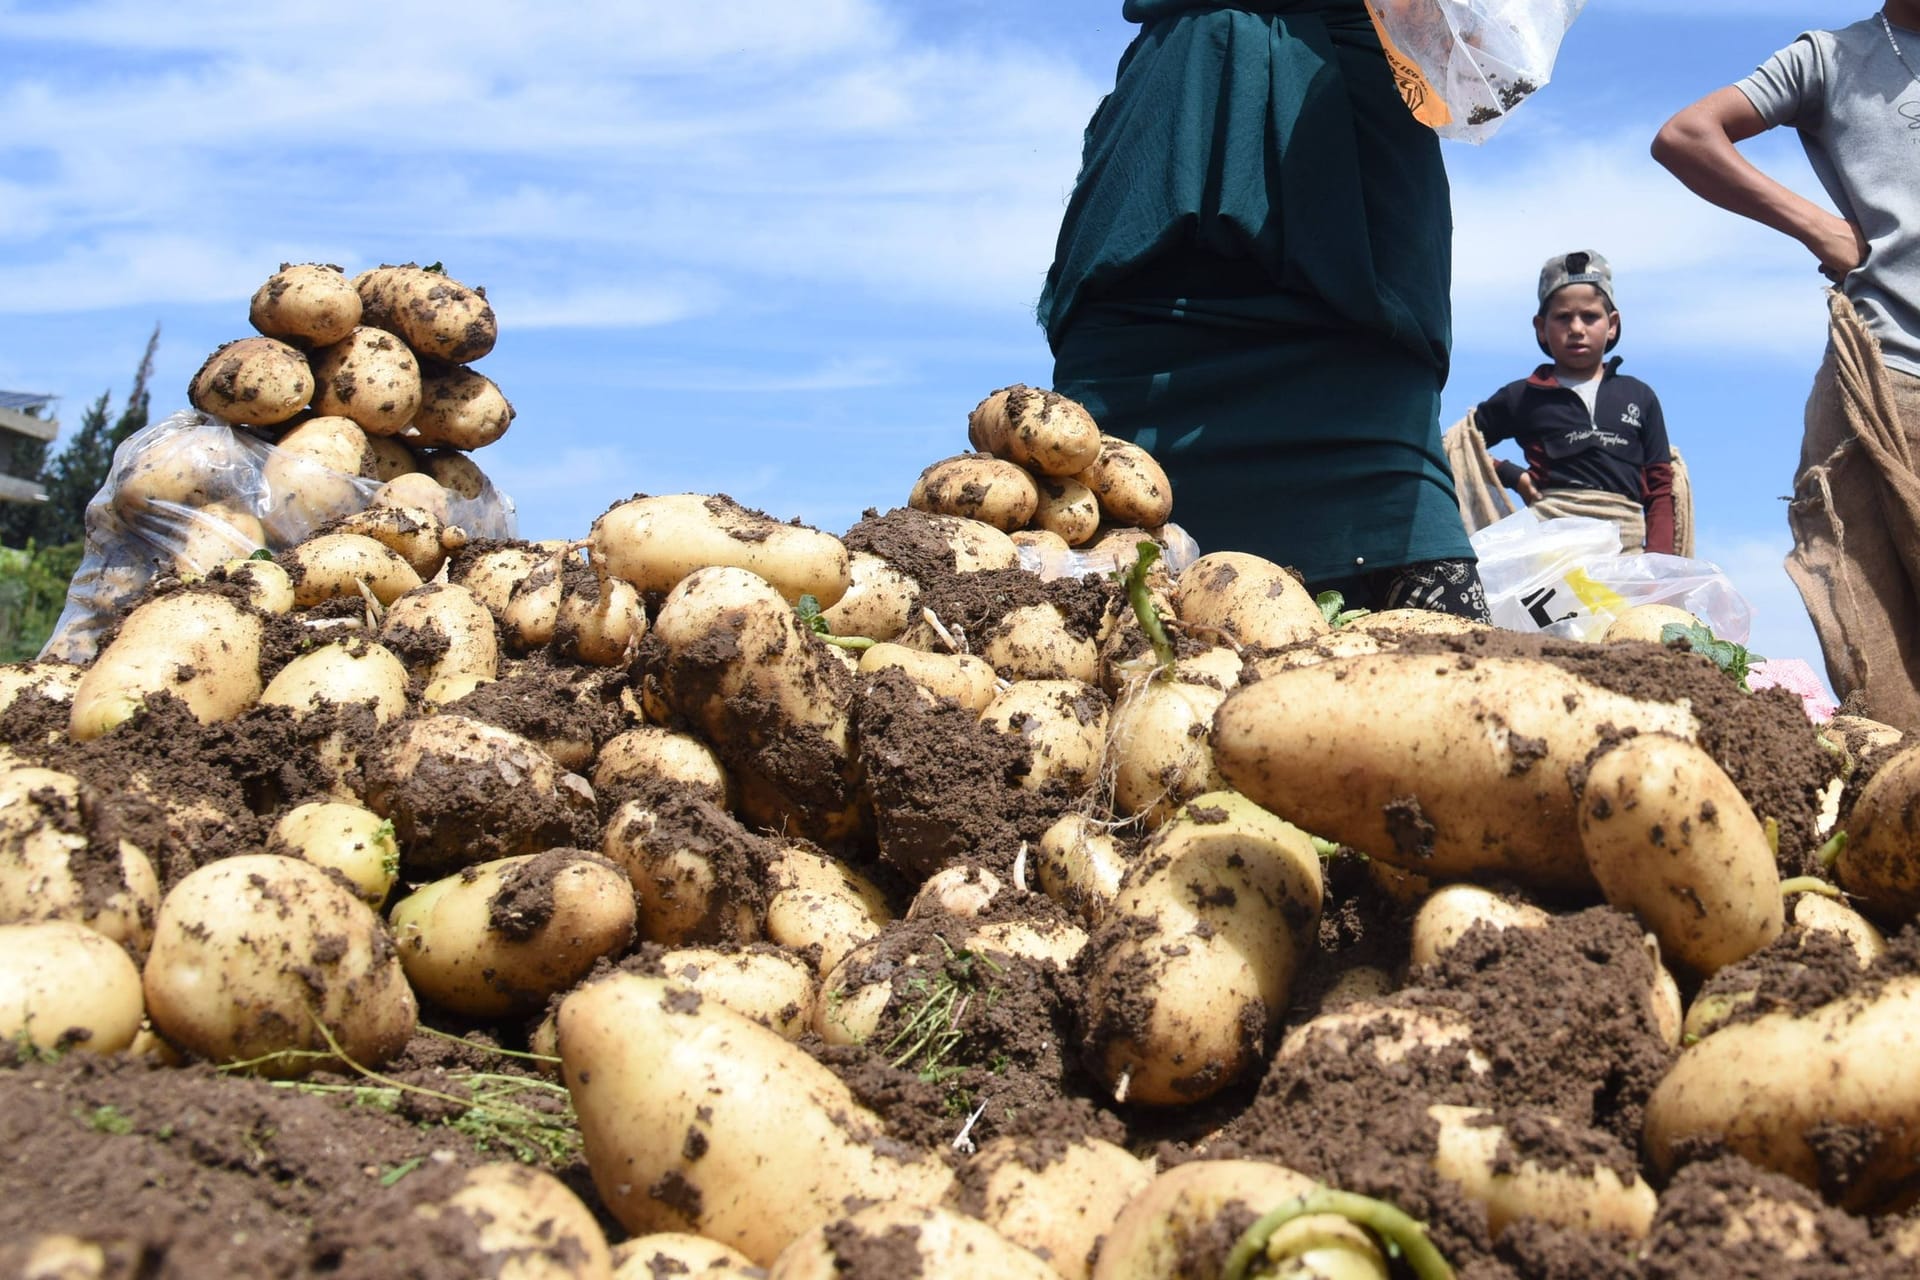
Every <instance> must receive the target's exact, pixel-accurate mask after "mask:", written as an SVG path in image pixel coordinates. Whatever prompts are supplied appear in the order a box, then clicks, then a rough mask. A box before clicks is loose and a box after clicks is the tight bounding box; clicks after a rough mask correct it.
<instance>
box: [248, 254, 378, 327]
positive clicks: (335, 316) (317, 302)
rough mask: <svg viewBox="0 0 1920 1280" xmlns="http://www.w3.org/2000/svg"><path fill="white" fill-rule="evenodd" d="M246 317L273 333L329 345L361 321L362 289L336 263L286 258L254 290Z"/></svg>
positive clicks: (255, 325)
mask: <svg viewBox="0 0 1920 1280" xmlns="http://www.w3.org/2000/svg"><path fill="white" fill-rule="evenodd" d="M247 319H248V320H249V321H250V322H252V324H253V327H254V328H256V329H258V330H259V331H260V332H261V333H264V334H266V335H267V336H268V337H269V338H279V339H281V340H282V341H285V342H290V343H294V344H296V345H298V346H304V347H324V346H329V345H331V344H332V343H335V342H338V341H340V339H342V338H344V337H346V336H347V335H348V334H350V333H352V332H353V330H354V326H356V325H358V324H359V323H360V294H359V293H358V292H357V291H356V290H355V289H354V287H353V282H352V281H350V280H348V279H347V277H346V273H345V272H343V271H341V270H340V268H338V267H335V266H326V265H322V264H320V263H316V262H303V263H287V264H284V265H282V266H281V268H280V269H279V270H278V271H276V272H274V273H273V274H272V275H270V276H268V277H267V282H266V283H265V284H263V285H261V286H260V287H259V288H258V289H256V290H254V294H253V301H252V303H251V304H250V305H249V306H248V308H247Z"/></svg>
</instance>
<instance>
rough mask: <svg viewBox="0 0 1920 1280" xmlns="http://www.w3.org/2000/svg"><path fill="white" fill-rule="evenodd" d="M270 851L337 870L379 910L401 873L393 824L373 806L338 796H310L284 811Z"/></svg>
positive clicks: (271, 841) (271, 839)
mask: <svg viewBox="0 0 1920 1280" xmlns="http://www.w3.org/2000/svg"><path fill="white" fill-rule="evenodd" d="M267 852H268V853H278V854H282V855H284V856H286V857H289V858H299V859H300V860H302V861H303V862H311V863H312V864H313V865H314V866H316V867H328V868H331V869H332V870H334V871H338V872H339V873H340V874H341V875H343V876H345V877H346V878H347V879H348V880H350V881H352V882H353V887H354V888H355V889H356V890H358V891H359V894H360V897H361V899H362V900H363V901H364V902H365V903H366V904H367V905H368V906H370V907H372V908H374V909H375V910H376V911H377V910H379V908H380V905H381V904H382V903H384V902H385V901H386V900H387V894H388V893H390V892H392V890H393V884H394V881H395V880H397V879H398V878H399V875H400V846H399V845H398V844H397V843H395V841H394V838H393V824H392V823H391V822H388V821H387V820H386V819H385V818H383V817H381V816H380V815H379V814H377V813H375V812H374V811H373V810H371V809H367V808H364V807H362V806H360V805H357V804H349V803H347V802H345V801H339V800H309V801H307V802H305V803H303V804H297V805H295V806H294V807H293V808H291V809H289V810H287V811H286V812H285V813H283V814H281V815H280V817H279V818H278V819H277V820H276V821H275V822H274V824H273V832H272V834H271V835H270V836H268V838H267Z"/></svg>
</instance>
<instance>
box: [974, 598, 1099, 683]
mask: <svg viewBox="0 0 1920 1280" xmlns="http://www.w3.org/2000/svg"><path fill="white" fill-rule="evenodd" d="M980 656H981V657H983V658H985V659H986V660H987V662H988V663H989V664H990V665H991V666H992V667H993V670H994V673H995V674H996V675H998V676H999V677H1000V678H1001V679H1003V680H1080V681H1084V682H1085V683H1088V684H1091V683H1093V681H1094V680H1095V679H1096V678H1098V676H1099V674H1100V652H1099V649H1098V647H1097V646H1096V645H1095V644H1094V642H1093V637H1092V636H1086V635H1076V634H1074V632H1073V631H1072V630H1071V629H1070V628H1069V627H1068V626H1067V619H1066V615H1065V614H1063V613H1061V611H1060V608H1059V606H1058V605H1053V604H1030V605H1022V606H1020V607H1019V608H1016V609H1011V610H1009V611H1008V612H1007V613H1006V614H1005V615H1004V616H1002V617H1001V619H1000V621H999V623H997V624H996V625H995V626H994V628H993V630H991V631H989V632H988V633H987V635H986V637H985V645H984V647H983V648H982V649H981V651H980Z"/></svg>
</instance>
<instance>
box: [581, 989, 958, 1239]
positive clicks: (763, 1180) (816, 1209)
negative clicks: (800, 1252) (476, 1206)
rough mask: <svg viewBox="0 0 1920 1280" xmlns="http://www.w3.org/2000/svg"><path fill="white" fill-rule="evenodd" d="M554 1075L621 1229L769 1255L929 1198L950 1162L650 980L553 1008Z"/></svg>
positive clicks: (769, 1038) (770, 1041) (792, 1059)
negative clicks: (906, 1142)
mask: <svg viewBox="0 0 1920 1280" xmlns="http://www.w3.org/2000/svg"><path fill="white" fill-rule="evenodd" d="M559 1040H560V1058H561V1064H562V1073H563V1076H564V1079H565V1081H566V1084H567V1088H568V1090H569V1091H570V1092H571V1093H572V1095H573V1104H574V1109H575V1111H576V1112H577V1114H578V1115H579V1117H580V1130H581V1135H582V1137H583V1138H584V1139H585V1142H586V1156H587V1167H588V1168H589V1169H590V1170H591V1171H592V1174H593V1180H594V1185H595V1186H596V1187H597V1188H598V1189H599V1191H600V1196H601V1199H602V1201H603V1202H604V1203H605V1205H606V1207H607V1208H608V1210H609V1211H611V1212H612V1214H613V1215H614V1216H615V1217H616V1218H618V1219H619V1220H620V1222H621V1223H622V1224H623V1225H625V1226H626V1228H627V1229H628V1230H629V1231H632V1232H635V1233H640V1232H647V1231H663V1230H665V1231H693V1232H697V1233H699V1234H700V1235H703V1236H707V1237H709V1238H711V1239H714V1240H718V1241H720V1242H721V1243H722V1244H726V1245H728V1246H730V1247H732V1248H736V1249H738V1250H740V1251H741V1252H742V1253H744V1254H746V1255H747V1256H748V1257H749V1258H751V1259H753V1260H754V1261H755V1262H756V1263H759V1264H761V1265H763V1266H764V1265H767V1264H769V1263H771V1262H772V1261H773V1259H774V1258H775V1257H776V1256H777V1255H778V1254H779V1253H780V1251H781V1250H782V1249H784V1248H786V1247H787V1246H788V1245H789V1244H791V1243H792V1242H793V1241H794V1240H795V1239H796V1238H798V1237H799V1236H801V1235H802V1234H804V1233H805V1232H807V1231H809V1230H811V1229H812V1228H813V1227H816V1226H818V1225H820V1224H821V1223H823V1222H827V1221H830V1220H831V1219H833V1218H834V1217H836V1216H838V1215H839V1214H841V1213H843V1212H845V1210H846V1208H847V1207H848V1206H849V1205H850V1204H858V1203H862V1202H897V1203H902V1204H937V1203H939V1202H940V1201H941V1200H942V1199H944V1198H945V1197H946V1196H947V1194H948V1193H949V1192H950V1191H951V1190H952V1188H953V1175H952V1174H951V1173H950V1172H948V1170H947V1168H946V1166H945V1165H943V1164H942V1163H941V1162H940V1161H939V1160H938V1159H937V1158H934V1157H931V1156H918V1157H917V1158H916V1155H915V1153H911V1152H909V1151H907V1150H904V1149H902V1148H901V1147H900V1146H899V1145H898V1144H893V1143H887V1142H883V1141H879V1139H880V1137H881V1133H882V1130H881V1127H880V1122H879V1118H878V1117H877V1116H874V1115H873V1114H872V1113H870V1112H868V1111H867V1110H866V1108H864V1107H862V1106H861V1105H860V1104H859V1103H858V1102H856V1101H855V1100H854V1098H853V1095H852V1094H851V1093H850V1092H849V1091H848V1090H847V1087H846V1086H845V1085H844V1084H842V1083H841V1082H840V1079H839V1077H837V1076H835V1075H834V1074H833V1073H832V1072H831V1071H829V1070H827V1068H825V1067H823V1066H821V1065H820V1064H819V1063H818V1062H816V1061H814V1059H813V1058H812V1057H810V1056H809V1055H808V1054H806V1053H805V1052H804V1051H802V1050H800V1049H798V1048H796V1047H795V1046H793V1045H790V1044H789V1043H788V1042H787V1041H786V1040H784V1039H782V1038H781V1037H780V1036H779V1035H778V1034H777V1033H775V1032H773V1031H769V1030H767V1029H766V1028H765V1027H762V1026H760V1025H759V1024H758V1023H756V1022H753V1021H751V1020H750V1019H747V1018H743V1017H741V1016H740V1015H739V1014H737V1013H734V1012H733V1011H732V1010H729V1009H724V1008H722V1007H720V1006H719V1005H718V1004H717V1003H715V1002H713V1001H705V1000H702V999H701V998H700V997H699V996H698V995H697V994H696V993H694V992H692V991H689V990H687V989H686V988H684V987H678V986H675V985H674V984H672V983H670V982H666V981H662V980H660V979H657V978H644V977H640V976H638V975H636V974H626V973H623V974H616V975H614V976H612V977H609V978H606V979H603V980H601V981H598V982H593V983H589V984H588V985H586V986H584V987H582V988H581V989H580V990H578V991H576V992H574V993H573V994H572V995H570V996H568V997H567V998H566V999H565V1000H564V1001H563V1002H562V1003H561V1005H560V1015H559Z"/></svg>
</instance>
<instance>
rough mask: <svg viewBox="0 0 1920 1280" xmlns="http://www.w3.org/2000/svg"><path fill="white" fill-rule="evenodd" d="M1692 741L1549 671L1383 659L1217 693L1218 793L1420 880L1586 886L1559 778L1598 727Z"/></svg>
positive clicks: (1494, 662)
mask: <svg viewBox="0 0 1920 1280" xmlns="http://www.w3.org/2000/svg"><path fill="white" fill-rule="evenodd" d="M1605 726H1612V728H1613V729H1615V730H1621V731H1624V730H1634V729H1637V730H1639V731H1641V732H1643V733H1671V734H1673V735H1675V736H1677V737H1682V738H1692V737H1693V736H1694V735H1695V734H1696V733H1697V732H1698V722H1697V721H1696V719H1695V717H1694V714H1693V712H1692V710H1691V709H1690V708H1689V707H1687V706H1685V705H1676V704H1668V703H1654V702H1643V701H1640V700H1638V699H1635V698H1630V697H1626V696H1624V695H1622V694H1617V693H1613V692H1611V691H1609V690H1606V689H1603V688H1601V687H1600V686H1598V685H1595V684H1592V683H1590V682H1589V681H1586V680H1582V679H1580V678H1579V677H1578V676H1575V675H1573V674H1571V673H1570V672H1568V671H1566V670H1564V669H1563V668H1560V667H1557V666H1555V665H1553V664H1552V663H1549V662H1539V661H1530V660H1527V659H1523V658H1481V659H1477V660H1475V661H1474V663H1473V664H1472V665H1471V666H1469V667H1464V668H1463V667H1462V665H1461V664H1460V663H1459V662H1457V661H1456V660H1454V659H1453V658H1451V657H1443V656H1434V655H1426V656H1421V655H1416V654H1407V653H1399V652H1395V653H1381V654H1374V655H1371V656H1367V657H1355V658H1337V659H1334V660H1332V661H1329V662H1323V663H1319V664H1317V665H1314V666H1310V667H1300V668H1297V669H1295V670H1291V671H1278V672H1274V673H1272V674H1270V675H1268V676H1267V677H1266V678H1265V679H1263V680H1260V681H1258V682H1256V683H1254V684H1249V685H1244V686H1242V687H1241V688H1239V689H1236V690H1235V691H1234V692H1233V693H1231V694H1229V695H1228V696H1227V700H1226V701H1225V702H1224V703H1222V704H1221V706H1220V711H1219V713H1218V714H1217V715H1216V716H1215V717H1214V728H1213V758H1214V762H1215V764H1216V765H1218V766H1219V769H1220V774H1221V776H1222V777H1224V778H1225V779H1226V780H1227V782H1228V784H1229V785H1231V786H1233V787H1234V788H1235V789H1236V790H1239V791H1241V792H1243V793H1245V794H1246V795H1247V796H1248V797H1249V798H1250V799H1252V800H1253V801H1255V802H1256V803H1258V804H1261V805H1263V806H1265V807H1266V808H1269V809H1271V810H1272V811H1273V812H1275V813H1278V814H1280V815H1282V816H1283V817H1286V818H1288V819H1289V820H1291V821H1293V822H1296V823H1298V824H1300V825H1301V826H1302V827H1304V828H1306V829H1307V830H1309V831H1311V832H1313V833H1314V834H1315V835H1319V836H1324V837H1326V838H1327V839H1330V840H1335V841H1338V842H1339V843H1341V844H1345V845H1349V846H1351V847H1353V848H1355V849H1360V850H1363V851H1364V852H1366V853H1368V854H1369V855H1371V856H1373V857H1375V858H1378V859H1381V860H1383V861H1385V862H1388V863H1390V864H1392V865H1393V866H1397V867H1402V868H1404V869H1406V870H1409V871H1417V872H1419V873H1421V874H1422V875H1428V876H1435V877H1446V878H1461V879H1472V878H1474V877H1475V876H1476V875H1485V874H1501V875H1506V876H1509V877H1511V878H1512V879H1513V880H1514V881H1516V882H1517V883H1520V884H1522V885H1526V886H1530V887H1536V888H1585V889H1589V890H1591V889H1592V888H1593V887H1594V880H1593V874H1592V872H1591V871H1589V870H1588V868H1587V862H1586V858H1585V857H1584V856H1582V854H1581V852H1580V831H1579V824H1578V821H1577V813H1576V809H1575V804H1574V796H1573V787H1572V784H1571V783H1570V782H1569V780H1568V771H1569V769H1571V768H1572V767H1574V766H1575V765H1578V764H1580V763H1581V762H1582V761H1583V760H1585V758H1586V756H1587V754H1588V753H1589V752H1590V751H1592V750H1593V748H1594V747H1596V746H1598V745H1599V743H1600V736H1601V731H1602V729H1603V727H1605Z"/></svg>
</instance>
